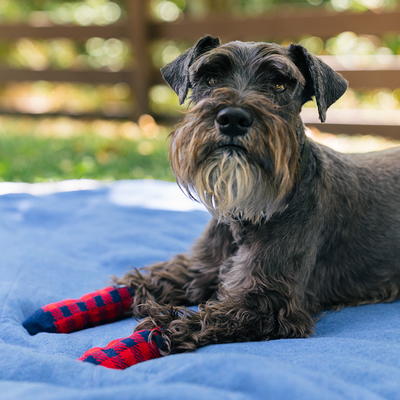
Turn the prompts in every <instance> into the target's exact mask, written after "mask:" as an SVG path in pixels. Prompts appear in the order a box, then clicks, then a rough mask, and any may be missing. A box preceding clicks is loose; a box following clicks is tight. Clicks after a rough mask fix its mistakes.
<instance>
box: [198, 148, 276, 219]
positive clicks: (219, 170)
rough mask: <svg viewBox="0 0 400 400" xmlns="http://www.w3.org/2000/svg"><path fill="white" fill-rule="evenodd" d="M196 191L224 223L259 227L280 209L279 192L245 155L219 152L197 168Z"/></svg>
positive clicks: (215, 215) (227, 151)
mask: <svg viewBox="0 0 400 400" xmlns="http://www.w3.org/2000/svg"><path fill="white" fill-rule="evenodd" d="M193 189H194V190H195V192H196V194H197V197H198V199H199V200H200V201H201V202H202V203H203V204H204V205H205V206H206V207H207V209H208V210H209V211H210V213H211V214H212V215H213V216H214V217H216V218H218V219H219V220H221V221H229V220H232V219H239V220H246V221H251V222H253V223H257V222H259V221H260V220H262V219H265V218H267V219H268V218H269V217H270V216H271V215H272V214H273V213H274V212H275V211H276V210H277V208H278V207H279V201H278V202H277V201H276V200H277V195H276V189H275V188H274V187H273V184H272V182H270V180H269V179H268V178H267V177H266V175H265V171H263V170H262V169H261V168H260V166H258V165H257V164H255V163H252V162H249V160H247V158H246V155H245V154H243V153H241V152H236V151H231V150H222V151H221V150H218V151H217V152H215V153H214V154H212V155H211V156H210V157H208V158H207V160H206V161H205V162H204V163H203V164H202V165H201V166H200V167H199V168H198V170H197V172H196V174H195V176H194V180H193Z"/></svg>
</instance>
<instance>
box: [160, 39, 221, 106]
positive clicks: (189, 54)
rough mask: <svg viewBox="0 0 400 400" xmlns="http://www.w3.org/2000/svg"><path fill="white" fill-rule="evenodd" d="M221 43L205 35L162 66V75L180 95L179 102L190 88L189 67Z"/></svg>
mask: <svg viewBox="0 0 400 400" xmlns="http://www.w3.org/2000/svg"><path fill="white" fill-rule="evenodd" d="M219 45H220V41H219V39H218V38H215V37H212V36H204V37H203V38H201V39H200V40H199V41H198V42H197V43H196V44H195V45H194V46H193V47H191V48H190V49H188V50H186V51H185V52H184V53H183V54H181V55H180V56H179V57H178V58H177V59H175V60H174V61H172V62H171V63H169V64H167V65H166V66H165V67H163V68H161V75H162V77H163V78H164V79H165V81H166V82H167V83H168V85H169V86H171V88H172V89H173V90H174V91H175V93H176V94H177V95H178V97H179V103H180V104H182V103H183V102H184V101H185V98H186V96H187V93H188V91H189V88H190V81H189V67H190V66H191V65H192V64H193V62H194V61H195V60H196V58H198V57H199V56H201V55H202V54H203V53H205V52H206V51H208V50H211V49H214V48H215V47H218V46H219Z"/></svg>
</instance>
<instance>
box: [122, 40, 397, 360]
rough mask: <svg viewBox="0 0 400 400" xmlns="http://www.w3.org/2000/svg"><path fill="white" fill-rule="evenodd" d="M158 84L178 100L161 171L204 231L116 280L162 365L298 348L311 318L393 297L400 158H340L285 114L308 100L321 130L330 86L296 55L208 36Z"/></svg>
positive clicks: (338, 82) (337, 91)
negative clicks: (168, 170)
mask: <svg viewBox="0 0 400 400" xmlns="http://www.w3.org/2000/svg"><path fill="white" fill-rule="evenodd" d="M161 72H162V75H163V77H164V79H165V80H166V81H167V83H168V84H169V85H170V86H171V87H172V89H173V90H174V91H175V92H176V93H177V94H178V96H179V99H180V102H181V103H182V102H183V101H184V100H185V98H186V96H187V94H188V91H189V89H191V90H192V95H191V100H192V108H191V109H190V110H189V111H188V112H187V114H186V115H185V117H184V118H183V121H182V122H181V123H180V125H178V127H177V128H176V129H175V131H174V132H173V133H172V134H171V143H170V159H171V165H172V168H173V171H174V173H175V175H176V178H177V181H178V183H179V185H180V186H181V188H182V189H183V190H184V191H185V192H186V193H188V194H189V196H191V197H193V198H195V199H198V200H199V201H201V202H202V203H203V204H204V205H205V206H206V207H207V209H208V210H209V211H210V213H211V215H212V219H211V222H210V223H209V225H208V226H207V228H206V230H205V232H204V233H203V235H202V236H201V237H200V238H199V239H198V241H197V242H196V243H195V245H194V247H193V249H192V251H191V253H190V254H181V255H177V256H176V257H174V258H173V259H171V260H170V261H167V262H162V263H159V264H156V265H152V266H150V267H146V268H145V270H146V272H145V273H142V272H141V271H140V270H134V271H132V272H130V273H128V274H127V275H126V276H124V277H123V278H121V279H117V280H116V281H117V283H119V284H124V285H128V286H131V287H133V288H134V289H135V292H136V296H135V301H134V304H133V313H134V315H135V316H136V317H143V316H147V318H145V319H144V320H143V321H142V322H141V323H139V325H138V327H137V329H144V328H147V329H148V328H153V327H155V326H159V327H161V329H162V334H163V337H164V339H165V341H166V344H167V345H166V349H165V353H166V354H168V353H176V352H182V351H189V350H193V349H195V348H197V347H199V346H204V345H207V344H211V343H226V342H239V341H255V340H269V339H277V338H302V337H307V336H309V335H310V334H311V333H312V332H313V327H314V324H315V318H316V317H317V316H318V313H320V312H321V311H323V310H329V309H338V308H341V307H344V306H352V305H353V306H354V305H358V304H366V303H378V302H389V301H393V300H395V299H398V298H399V297H400V148H394V149H391V150H386V151H381V152H372V153H366V154H341V153H338V152H336V151H334V150H332V149H330V148H328V147H325V146H323V145H320V144H317V143H315V142H313V141H312V140H311V139H309V138H307V137H306V136H305V133H304V125H303V123H302V121H301V119H300V116H299V113H300V110H301V107H302V105H303V104H304V103H305V102H307V101H308V100H310V99H311V98H312V96H315V100H316V103H317V106H318V112H319V117H320V119H321V121H324V120H325V115H326V111H327V109H328V107H329V106H330V105H331V104H333V103H334V102H335V101H336V100H337V99H338V98H339V97H341V96H342V95H343V93H344V92H345V90H346V88H347V83H346V81H345V80H344V79H343V78H342V76H340V75H339V74H338V73H336V72H335V71H333V70H332V69H331V68H330V67H329V66H328V65H326V64H325V63H323V62H322V61H321V60H319V59H318V58H316V57H314V56H313V55H311V54H309V53H308V52H307V50H306V49H304V48H303V47H302V46H299V45H291V46H289V47H282V46H279V45H277V44H272V43H256V42H248V43H247V42H238V41H236V42H230V43H227V44H222V45H221V44H220V42H219V40H218V39H216V38H213V37H210V36H206V37H204V38H202V39H200V40H199V41H198V42H197V44H196V45H195V46H194V47H192V48H191V49H189V50H187V51H186V52H185V53H183V54H182V55H181V56H179V57H178V58H177V59H176V60H175V61H173V62H172V63H170V64H168V65H167V66H166V67H164V68H163V69H162V70H161ZM195 304H200V305H199V311H198V312H192V311H190V310H188V309H186V308H185V306H188V305H195Z"/></svg>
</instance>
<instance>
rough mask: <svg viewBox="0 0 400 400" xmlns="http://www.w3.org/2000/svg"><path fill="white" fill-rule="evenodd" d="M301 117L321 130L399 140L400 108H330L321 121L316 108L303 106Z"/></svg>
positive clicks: (309, 124)
mask: <svg viewBox="0 0 400 400" xmlns="http://www.w3.org/2000/svg"><path fill="white" fill-rule="evenodd" d="M302 119H303V121H304V123H305V124H306V125H307V126H311V127H316V128H318V129H319V130H321V131H322V132H329V133H335V134H344V135H374V136H383V137H386V138H389V139H395V140H400V110H375V109H344V110H343V109H331V110H328V113H327V120H326V122H325V123H321V122H320V121H319V119H318V112H317V110H316V109H312V108H304V109H303V111H302Z"/></svg>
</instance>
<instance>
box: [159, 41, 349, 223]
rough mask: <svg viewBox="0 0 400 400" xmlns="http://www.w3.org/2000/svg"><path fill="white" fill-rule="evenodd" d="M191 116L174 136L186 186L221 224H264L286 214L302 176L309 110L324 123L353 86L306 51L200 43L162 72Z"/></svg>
mask: <svg viewBox="0 0 400 400" xmlns="http://www.w3.org/2000/svg"><path fill="white" fill-rule="evenodd" d="M161 73H162V75H163V77H164V79H165V80H166V82H167V83H168V84H169V85H170V86H171V88H172V89H173V90H174V91H175V92H176V93H177V94H178V96H179V100H180V102H181V103H183V102H184V100H185V98H186V96H187V94H188V91H189V89H191V90H192V94H191V101H192V106H191V109H190V110H189V111H188V113H187V114H186V116H185V118H184V119H183V121H182V122H181V124H180V125H179V126H178V127H177V128H176V130H175V131H174V132H173V133H172V135H171V145H170V159H171V164H172V168H173V170H174V172H175V175H176V177H177V180H178V183H179V184H180V186H181V187H182V188H183V189H184V190H185V191H186V192H187V193H188V194H189V195H191V196H192V197H194V198H198V199H199V200H200V201H202V202H203V203H204V204H205V205H206V206H207V208H208V209H209V210H210V212H211V213H212V214H214V215H215V216H216V217H218V218H221V219H229V218H236V219H237V218H239V219H246V220H250V221H253V222H257V221H259V220H260V219H262V218H269V217H270V216H271V215H272V214H273V213H275V212H276V211H279V210H280V209H281V208H282V206H283V200H284V198H285V196H286V195H287V194H288V192H289V191H290V190H291V188H292V186H293V184H294V181H295V178H296V176H297V172H298V166H299V158H300V149H301V146H302V143H303V141H304V130H303V129H302V122H301V120H300V116H299V113H300V110H301V107H302V105H303V104H304V103H305V102H306V101H308V100H310V99H311V98H312V96H315V99H316V102H317V105H318V111H319V116H320V119H321V121H324V120H325V115H326V110H327V108H328V107H329V106H330V105H331V104H333V103H334V102H335V101H336V100H337V99H338V98H339V97H340V96H341V95H342V94H343V93H344V92H345V90H346V87H347V85H346V81H345V80H344V79H343V78H342V77H341V76H340V75H339V74H337V73H336V72H335V71H333V70H332V69H331V68H330V67H329V66H328V65H326V64H325V63H323V62H322V61H321V60H319V59H318V58H316V57H314V56H312V55H311V54H309V53H308V52H307V50H306V49H304V48H303V47H302V46H299V45H291V46H289V47H282V46H279V45H277V44H273V43H262V42H260V43H258V42H230V43H227V44H223V45H221V44H220V42H219V40H218V39H216V38H213V37H211V36H206V37H203V38H202V39H200V40H199V41H198V42H197V43H196V45H195V46H193V47H192V48H190V49H189V50H187V51H186V52H185V53H183V54H182V55H181V56H179V57H178V58H177V59H176V60H175V61H173V62H172V63H170V64H168V65H167V66H165V67H164V68H162V70H161Z"/></svg>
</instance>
